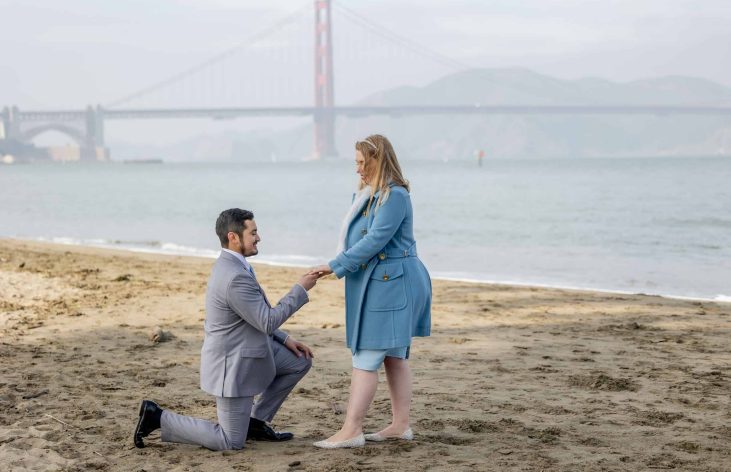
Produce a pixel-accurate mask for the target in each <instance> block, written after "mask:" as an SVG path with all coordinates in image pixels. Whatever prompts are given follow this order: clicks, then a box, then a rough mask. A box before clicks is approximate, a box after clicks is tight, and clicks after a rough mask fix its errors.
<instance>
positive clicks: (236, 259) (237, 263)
mask: <svg viewBox="0 0 731 472" xmlns="http://www.w3.org/2000/svg"><path fill="white" fill-rule="evenodd" d="M220 257H225V258H226V259H228V260H229V261H231V262H233V263H234V264H236V266H237V267H240V268H241V272H243V273H244V274H246V275H247V276H248V277H251V280H253V281H254V283H255V284H256V286H257V287H259V291H260V292H261V295H262V296H263V297H264V301H265V302H266V304H267V305H269V308H271V307H272V304H271V303H269V299H268V298H267V294H266V292H264V288H263V287H262V286H261V285H260V284H259V281H258V280H256V277H254V274H252V273H251V272H249V271H248V270H246V267H244V264H242V263H241V261H240V260H239V259H238V258H237V257H235V256H233V255H231V254H229V253H227V252H226V251H221V256H220Z"/></svg>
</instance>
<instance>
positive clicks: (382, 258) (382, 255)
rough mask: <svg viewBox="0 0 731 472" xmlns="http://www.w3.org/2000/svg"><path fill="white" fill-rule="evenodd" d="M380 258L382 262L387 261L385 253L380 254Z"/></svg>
mask: <svg viewBox="0 0 731 472" xmlns="http://www.w3.org/2000/svg"><path fill="white" fill-rule="evenodd" d="M378 258H379V259H380V260H385V259H386V254H384V253H380V254H379V255H378Z"/></svg>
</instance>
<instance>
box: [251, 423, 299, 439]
mask: <svg viewBox="0 0 731 472" xmlns="http://www.w3.org/2000/svg"><path fill="white" fill-rule="evenodd" d="M293 437H294V434H292V433H288V432H286V431H282V432H281V433H278V432H276V431H274V430H273V429H272V427H271V426H269V425H268V424H266V423H265V422H263V421H262V420H258V419H256V418H251V420H249V432H248V433H247V434H246V438H247V439H253V440H255V441H289V440H290V439H292V438H293Z"/></svg>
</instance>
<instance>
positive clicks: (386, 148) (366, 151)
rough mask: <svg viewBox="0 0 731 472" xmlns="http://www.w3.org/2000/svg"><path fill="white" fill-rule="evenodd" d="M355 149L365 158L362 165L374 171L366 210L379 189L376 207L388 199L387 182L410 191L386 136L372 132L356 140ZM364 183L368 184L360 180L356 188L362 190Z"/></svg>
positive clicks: (388, 189) (389, 188)
mask: <svg viewBox="0 0 731 472" xmlns="http://www.w3.org/2000/svg"><path fill="white" fill-rule="evenodd" d="M355 149H356V151H360V153H361V154H363V158H364V159H365V163H364V166H365V167H366V168H367V169H373V172H374V174H373V179H372V180H371V182H373V186H372V187H371V198H370V200H368V206H367V207H366V211H369V210H370V208H371V204H372V203H373V196H374V195H375V193H376V192H378V191H380V194H379V195H378V201H377V202H376V208H378V207H380V206H381V205H383V204H384V203H385V202H386V200H388V196H389V195H390V194H391V187H389V185H388V184H389V183H393V184H394V185H399V186H401V187H404V188H405V189H406V191H407V192H409V191H410V187H409V181H408V180H406V179H405V178H404V175H403V173H402V172H401V166H400V165H399V163H398V159H397V158H396V151H394V150H393V146H392V145H391V142H390V141H389V140H388V138H386V137H385V136H381V135H380V134H372V135H370V136H368V137H367V138H365V139H364V140H363V141H358V142H356V143H355ZM366 185H368V184H367V183H365V182H361V183H360V186H359V187H358V189H359V190H362V189H363V188H364V187H365V186H366Z"/></svg>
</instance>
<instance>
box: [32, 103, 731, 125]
mask: <svg viewBox="0 0 731 472" xmlns="http://www.w3.org/2000/svg"><path fill="white" fill-rule="evenodd" d="M95 111H96V112H97V113H101V115H102V117H103V119H105V120H107V119H110V120H131V119H175V118H177V119H180V118H209V119H218V120H226V119H234V118H239V117H246V116H313V115H326V114H333V115H337V116H350V117H359V116H371V115H387V116H408V115H731V106H683V105H677V106H665V105H639V106H629V105H481V104H474V105H401V106H336V107H260V108H257V107H232V108H149V109H134V108H130V109H116V108H113V109H106V108H100V107H99V108H96V110H95ZM86 114H87V110H39V111H28V110H20V111H19V114H18V115H19V116H18V118H20V120H21V121H46V122H47V121H53V122H61V121H79V120H84V119H85V117H86V116H87V115H86Z"/></svg>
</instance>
